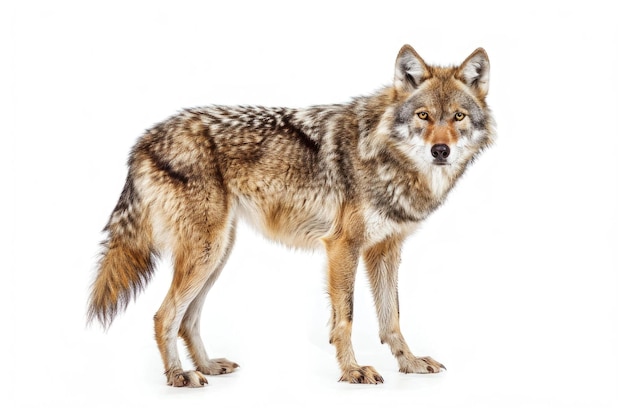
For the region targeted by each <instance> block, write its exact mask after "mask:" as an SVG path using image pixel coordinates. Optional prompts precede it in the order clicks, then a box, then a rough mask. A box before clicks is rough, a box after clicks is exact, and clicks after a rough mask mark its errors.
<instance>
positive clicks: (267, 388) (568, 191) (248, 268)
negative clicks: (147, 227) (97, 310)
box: [0, 0, 626, 416]
mask: <svg viewBox="0 0 626 417" xmlns="http://www.w3.org/2000/svg"><path fill="white" fill-rule="evenodd" d="M435 3H436V4H435ZM615 3H617V2H615ZM611 4H613V3H608V2H603V1H595V2H593V3H590V2H586V1H573V0H568V1H562V2H557V1H554V2H551V1H547V0H546V1H541V2H534V1H525V2H517V3H513V2H493V3H491V2H481V1H469V0H468V1H462V2H460V1H447V2H423V1H416V0H412V1H405V2H402V1H391V0H387V1H381V2H347V3H343V2H339V1H316V2H311V3H305V2H295V1H285V2H276V1H269V2H241V1H228V2H226V1H219V2H210V1H205V2H189V1H181V0H177V1H175V2H160V1H144V2H130V1H119V2H118V1H107V2H101V3H96V2H84V1H76V2H70V1H54V2H44V1H41V2H33V1H19V2H18V1H13V2H8V3H6V2H3V3H2V6H0V16H1V17H0V20H1V21H0V31H1V33H0V35H1V36H0V39H1V40H0V42H1V44H0V45H1V57H0V59H1V69H0V71H2V72H1V74H0V75H1V77H0V82H1V85H0V87H1V89H0V103H1V105H2V108H0V115H1V116H0V117H1V119H0V120H1V122H0V123H1V126H2V131H1V133H0V137H1V138H2V139H1V140H2V147H1V148H0V156H1V163H0V166H1V167H0V169H1V172H0V174H1V178H2V184H1V186H2V204H1V208H0V209H1V210H2V213H1V216H0V217H1V222H2V223H1V227H2V231H1V235H2V236H1V241H2V248H1V249H2V251H1V253H0V256H1V257H2V263H1V270H0V277H1V280H0V309H1V310H0V311H1V313H2V314H1V316H0V317H1V318H0V319H1V322H0V324H1V331H2V333H1V335H2V336H1V342H0V346H1V347H0V349H1V352H0V358H1V359H2V361H3V363H2V364H1V365H0V369H1V370H2V374H1V375H0V412H1V413H2V414H3V415H4V411H6V410H11V412H12V413H14V414H11V415H15V414H21V413H30V412H31V411H33V410H35V411H39V412H42V413H45V415H48V414H52V415H54V414H53V413H56V412H57V411H66V412H70V413H71V412H72V411H77V412H85V413H87V412H88V413H89V414H95V415H105V414H109V413H110V412H112V411H115V412H117V413H119V414H120V415H126V414H130V413H136V412H140V413H142V414H141V415H148V413H149V412H152V411H165V412H169V411H172V412H176V413H180V414H193V415H232V414H234V413H235V412H239V411H247V414H252V413H255V414H257V413H258V414H260V415H264V414H262V413H267V412H271V413H273V414H278V415H294V414H300V413H302V412H310V414H311V415H338V414H339V413H340V412H341V413H351V414H362V415H370V414H371V415H381V414H383V413H384V415H396V413H397V414H398V415H409V413H411V415H420V414H419V413H420V412H423V411H424V410H426V414H421V415H429V416H430V415H446V414H453V415H498V416H500V415H507V416H508V415H549V416H552V415H577V414H580V415H594V416H604V415H606V416H613V415H617V414H618V410H619V408H620V406H622V405H623V401H621V400H620V399H619V397H618V392H619V391H620V390H621V395H622V397H623V396H624V393H625V392H626V390H625V386H624V359H625V357H624V351H625V350H624V349H625V346H624V325H625V321H624V314H625V313H624V307H623V306H624V302H625V298H624V283H623V281H624V278H625V273H624V272H625V270H624V261H623V258H624V255H625V252H626V250H625V247H624V240H623V238H624V220H623V212H624V209H625V206H624V186H625V183H624V168H623V164H624V162H623V157H624V152H625V151H626V148H625V147H624V140H626V138H625V137H624V134H623V132H618V127H621V126H622V125H623V123H624V117H626V116H625V115H626V107H625V106H624V104H623V103H624V93H625V91H624V85H623V84H622V85H621V86H618V82H619V80H618V75H621V76H622V77H623V76H624V74H625V71H626V68H625V67H624V65H623V64H624V54H623V52H624V48H625V46H626V45H625V44H624V36H623V35H624V32H623V31H622V32H621V33H619V29H618V24H623V22H622V21H621V19H619V16H620V14H619V13H618V12H617V9H616V6H611ZM622 16H623V13H622ZM404 43H410V44H412V45H413V47H414V48H415V49H416V50H417V51H418V52H419V53H420V54H421V56H422V57H423V58H424V59H425V60H426V61H427V62H431V63H438V64H449V63H460V62H461V61H462V60H463V59H464V58H465V57H466V56H467V55H469V53H471V52H472V51H473V50H474V49H475V48H476V47H478V46H482V47H484V48H485V49H486V50H487V52H488V54H489V56H490V59H491V68H492V74H491V90H490V95H489V103H490V105H491V107H492V109H493V112H494V115H495V118H496V120H497V122H498V136H499V137H498V141H497V145H496V146H494V147H493V148H491V149H490V150H489V151H488V152H486V153H485V154H484V155H483V156H482V157H481V159H480V160H479V161H478V163H477V164H476V165H474V166H472V167H471V168H470V170H469V171H468V173H467V175H466V176H465V177H464V178H463V179H462V181H461V182H460V183H459V184H458V187H457V188H456V189H455V190H454V191H453V192H452V194H451V195H450V197H449V199H448V201H447V203H446V205H444V206H443V207H442V208H441V209H440V210H439V211H438V212H436V213H435V214H434V215H433V216H432V217H431V218H430V220H429V221H428V222H426V223H425V224H424V226H423V227H422V228H421V229H420V231H419V232H418V233H417V234H416V235H415V236H414V237H413V238H412V239H411V240H409V241H408V243H407V245H406V247H405V250H404V252H403V253H404V260H403V264H402V269H401V281H400V298H401V300H400V304H401V308H402V314H401V317H402V326H403V330H404V334H405V336H406V338H407V339H408V341H409V343H410V344H411V346H412V349H413V351H414V352H415V353H416V354H420V355H431V356H433V357H434V358H435V359H437V360H439V361H441V362H443V363H444V364H445V365H446V366H447V368H448V371H447V372H445V373H443V374H440V375H403V374H399V373H398V372H397V365H396V363H395V360H394V359H393V357H392V356H391V354H390V352H389V350H388V348H387V346H383V345H380V343H379V341H378V336H377V334H378V329H377V326H376V318H375V315H374V309H373V306H372V301H371V297H370V295H369V290H368V288H367V285H366V278H365V276H364V275H363V272H362V271H361V270H360V271H359V275H358V276H357V283H358V284H357V294H356V300H355V327H354V345H355V350H356V353H357V359H358V360H359V361H360V362H361V363H362V364H368V365H373V366H375V367H376V368H377V369H378V371H379V372H381V373H382V374H383V376H384V378H385V383H384V384H383V385H380V386H356V385H349V384H344V383H338V382H337V379H338V377H339V370H338V367H337V364H336V361H335V358H334V350H333V348H332V346H330V345H329V344H328V342H327V340H328V335H327V331H328V327H327V321H328V317H329V307H328V300H327V296H326V294H325V288H324V285H325V284H324V283H325V278H324V271H325V265H324V263H325V260H324V256H323V254H310V253H306V252H298V251H293V250H290V249H286V248H284V247H281V246H279V245H276V244H273V243H270V242H267V241H266V240H264V239H263V238H261V237H259V236H258V235H257V234H256V233H255V232H252V231H250V230H249V229H247V228H246V227H245V226H242V227H240V229H239V235H238V241H237V245H236V247H235V251H234V253H233V256H232V257H231V259H230V262H229V264H228V266H227V267H226V269H225V271H224V273H223V276H222V278H221V279H220V280H219V281H218V282H217V284H216V285H215V287H214V289H213V290H212V292H211V293H210V295H209V297H208V300H207V304H206V307H205V311H204V315H203V317H204V319H203V335H204V337H205V340H206V341H207V344H208V348H209V349H210V354H211V355H212V356H214V357H220V356H225V357H228V358H229V359H232V360H234V361H237V362H238V363H239V364H240V365H241V368H240V369H239V370H237V372H236V373H234V374H232V375H228V376H220V377H211V378H209V383H210V385H209V386H208V387H204V388H203V389H197V390H189V389H173V388H170V387H168V386H167V385H166V384H165V378H164V377H163V375H162V365H161V360H160V356H159V354H158V351H157V348H156V344H155V342H154V340H153V329H152V315H153V314H154V312H155V311H156V310H157V308H158V307H159V305H160V303H161V300H162V298H163V297H164V295H165V292H166V291H167V287H168V285H169V279H170V274H171V269H170V265H169V261H168V260H164V261H162V262H161V263H160V264H159V271H158V273H157V274H156V275H155V276H154V279H153V281H152V284H151V285H150V286H149V287H148V288H147V290H146V291H145V293H144V294H143V295H142V296H141V297H140V298H139V299H138V300H137V302H136V303H133V304H131V306H130V307H129V309H128V311H127V312H126V313H125V314H124V315H122V316H120V317H118V319H117V320H116V322H115V323H114V324H113V326H112V328H111V329H110V330H109V331H108V332H107V333H104V332H102V331H101V329H99V328H98V327H97V326H93V327H87V326H86V325H85V317H84V316H85V309H86V300H87V294H88V289H89V285H90V283H91V280H92V278H93V273H94V266H95V262H96V259H97V254H98V252H99V245H98V243H99V241H100V240H101V239H102V238H103V236H102V234H101V233H100V230H101V229H102V227H103V226H104V224H105V223H106V221H107V219H108V216H109V214H110V211H111V210H112V209H113V207H114V205H115V203H116V201H117V198H118V196H119V193H120V192H121V189H122V186H123V182H124V178H125V176H126V168H125V163H126V158H127V155H128V151H129V150H130V148H131V146H132V145H133V143H134V141H135V139H136V138H137V137H138V136H139V135H140V134H141V133H142V132H143V130H144V129H146V128H148V127H150V126H151V125H152V124H154V123H156V122H158V121H160V120H162V119H163V118H165V117H167V116H169V115H171V114H173V113H175V112H176V111H178V110H179V109H181V108H184V107H190V106H197V105H206V104H213V103H215V104H263V105H282V106H297V107H299V106H307V105H312V104H325V103H336V102H345V101H347V100H349V99H350V97H353V96H356V95H361V94H367V93H370V92H372V91H374V90H376V89H378V88H379V87H380V86H382V85H384V84H388V83H390V82H391V79H392V76H393V64H394V60H395V56H396V53H397V51H398V50H399V48H400V47H401V46H402V45H403V44H404ZM620 54H621V56H620ZM620 60H621V62H620ZM620 63H621V68H620V67H619V65H620ZM618 212H620V214H622V215H618ZM620 258H621V259H620ZM186 364H187V365H189V363H188V362H186ZM218 413H219V414H218ZM313 413H315V414H313Z"/></svg>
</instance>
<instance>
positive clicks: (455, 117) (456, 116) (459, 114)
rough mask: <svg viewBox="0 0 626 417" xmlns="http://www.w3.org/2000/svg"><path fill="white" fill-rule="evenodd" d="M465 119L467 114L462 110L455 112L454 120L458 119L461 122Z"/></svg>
mask: <svg viewBox="0 0 626 417" xmlns="http://www.w3.org/2000/svg"><path fill="white" fill-rule="evenodd" d="M463 119H465V115H464V114H463V113H461V112H460V111H458V112H456V113H455V114H454V120H456V121H457V122H460V121H461V120H463Z"/></svg>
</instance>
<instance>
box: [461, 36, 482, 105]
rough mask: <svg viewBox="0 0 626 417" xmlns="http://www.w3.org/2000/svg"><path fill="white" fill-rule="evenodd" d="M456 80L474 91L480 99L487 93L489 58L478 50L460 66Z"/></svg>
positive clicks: (480, 49)
mask: <svg viewBox="0 0 626 417" xmlns="http://www.w3.org/2000/svg"><path fill="white" fill-rule="evenodd" d="M457 78H459V79H460V80H461V81H463V82H464V83H465V84H467V85H468V86H469V87H471V88H473V89H474V90H476V91H477V92H478V93H479V94H480V95H481V96H482V97H484V96H486V95H487V92H488V91H489V57H488V56H487V52H485V50H484V49H483V48H478V49H476V50H475V51H474V52H472V54H471V55H470V56H468V57H467V59H466V60H465V61H463V63H462V64H461V66H460V67H459V69H458V71H457Z"/></svg>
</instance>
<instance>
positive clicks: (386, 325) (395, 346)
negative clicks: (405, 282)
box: [363, 237, 446, 374]
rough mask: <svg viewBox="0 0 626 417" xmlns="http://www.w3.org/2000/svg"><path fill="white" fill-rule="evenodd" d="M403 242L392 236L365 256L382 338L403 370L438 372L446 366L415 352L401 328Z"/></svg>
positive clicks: (410, 371)
mask: <svg viewBox="0 0 626 417" xmlns="http://www.w3.org/2000/svg"><path fill="white" fill-rule="evenodd" d="M401 244H402V239H400V238H399V237H395V238H393V237H392V238H389V239H387V240H385V241H383V242H381V243H379V244H376V245H374V246H373V247H371V248H369V249H368V250H367V251H365V253H364V255H363V259H364V262H365V267H366V269H367V272H368V276H369V280H370V286H371V289H372V294H373V296H374V302H375V304H376V312H377V314H378V322H379V326H380V341H381V343H387V344H388V345H389V347H390V348H391V352H392V353H393V355H394V356H395V357H396V359H397V360H398V365H399V366H400V372H404V373H418V374H427V373H437V372H439V371H441V370H442V369H446V368H445V366H443V365H442V364H440V363H439V362H437V361H435V360H433V359H431V358H430V357H427V356H426V357H417V356H415V355H413V353H411V350H410V349H409V346H408V345H407V343H406V341H405V340H404V336H402V332H401V331H400V307H399V303H398V267H399V265H400V247H401Z"/></svg>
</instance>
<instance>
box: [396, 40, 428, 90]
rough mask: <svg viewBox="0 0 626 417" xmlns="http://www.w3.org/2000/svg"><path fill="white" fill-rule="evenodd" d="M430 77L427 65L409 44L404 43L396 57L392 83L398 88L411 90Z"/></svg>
mask: <svg viewBox="0 0 626 417" xmlns="http://www.w3.org/2000/svg"><path fill="white" fill-rule="evenodd" d="M427 77H430V72H429V71H428V65H426V63H425V62H424V60H423V59H422V58H421V57H420V56H419V55H418V54H417V52H415V49H413V48H412V47H411V46H410V45H404V46H403V47H402V49H400V52H399V53H398V57H397V58H396V73H395V77H394V79H393V85H394V87H395V88H396V89H398V90H404V91H407V92H411V91H413V90H415V89H416V88H417V87H418V86H419V85H420V84H421V83H422V81H423V80H424V79H425V78H427Z"/></svg>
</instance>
